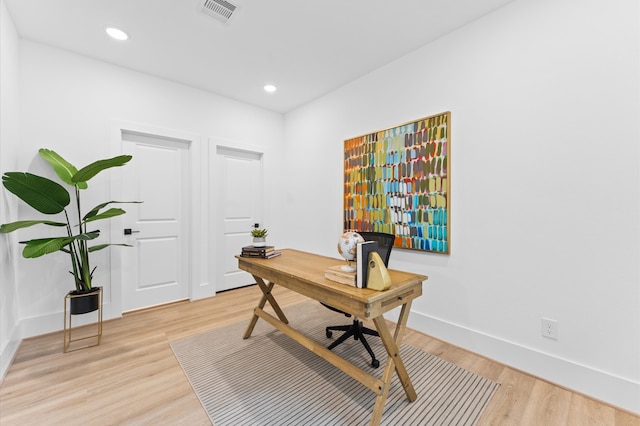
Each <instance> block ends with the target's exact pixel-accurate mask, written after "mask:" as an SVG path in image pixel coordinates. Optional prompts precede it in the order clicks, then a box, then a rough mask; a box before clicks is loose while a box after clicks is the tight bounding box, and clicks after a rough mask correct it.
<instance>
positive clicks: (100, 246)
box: [89, 244, 133, 253]
mask: <svg viewBox="0 0 640 426" xmlns="http://www.w3.org/2000/svg"><path fill="white" fill-rule="evenodd" d="M109 246H121V247H133V246H132V245H131V244H98V245H97V246H92V247H89V253H91V252H94V251H98V250H102V249H103V248H107V247H109Z"/></svg>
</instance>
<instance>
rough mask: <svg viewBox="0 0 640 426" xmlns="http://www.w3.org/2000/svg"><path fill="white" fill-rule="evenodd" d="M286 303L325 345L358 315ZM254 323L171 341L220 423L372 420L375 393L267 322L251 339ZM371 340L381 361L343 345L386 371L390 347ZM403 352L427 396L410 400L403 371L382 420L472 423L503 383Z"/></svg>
mask: <svg viewBox="0 0 640 426" xmlns="http://www.w3.org/2000/svg"><path fill="white" fill-rule="evenodd" d="M284 311H285V314H286V315H287V318H288V319H289V322H290V325H292V326H293V327H294V328H296V329H298V330H300V331H302V332H303V333H304V334H306V335H307V336H309V337H311V338H313V339H314V340H316V341H318V342H321V343H322V344H329V343H330V342H331V339H328V338H327V337H326V336H325V335H324V327H325V326H327V325H335V324H346V323H348V322H349V321H350V319H349V318H346V317H344V316H341V315H339V314H336V313H335V312H332V311H329V310H328V309H326V308H324V307H323V306H322V305H320V304H319V303H315V302H304V303H300V304H297V305H294V306H290V307H288V308H285V309H284ZM246 326H247V323H246V322H242V323H238V324H234V325H231V326H228V327H224V328H221V329H218V330H213V331H209V332H205V333H203V334H199V335H196V336H193V337H189V338H186V339H183V340H180V341H176V342H174V343H172V344H171V347H172V348H173V351H174V353H175V356H176V358H177V359H178V362H179V363H180V365H181V366H182V368H183V370H184V372H185V374H186V376H187V378H188V379H189V381H190V383H191V385H192V387H193V389H194V391H195V392H196V394H197V395H198V398H199V399H200V402H201V403H202V405H203V407H204V409H205V411H206V412H207V414H208V415H209V418H210V419H211V421H212V423H214V425H215V426H227V425H228V426H239V425H261V426H262V425H277V426H282V425H305V426H310V425H317V426H327V425H345V426H346V425H349V426H350V425H367V424H369V420H370V417H371V413H372V410H373V405H374V403H375V397H376V394H375V393H374V392H372V391H370V390H369V389H367V388H365V387H364V386H363V385H362V384H360V383H359V382H357V381H355V380H353V379H352V378H351V377H349V376H347V375H346V374H344V373H343V372H341V371H340V370H338V369H336V368H335V367H333V366H332V365H331V364H329V363H328V362H326V361H325V360H324V359H322V358H321V357H319V356H318V355H316V354H314V353H312V352H310V351H309V350H307V349H306V348H304V347H303V346H301V345H300V344H298V343H297V342H295V341H293V340H291V339H290V338H289V337H287V336H285V335H284V334H282V333H281V332H279V331H277V330H275V329H274V328H273V327H271V326H270V325H269V324H267V323H265V322H264V321H262V320H258V324H257V325H256V328H255V330H254V332H253V335H252V337H251V338H249V339H247V340H244V339H242V335H243V333H244V330H245V328H246ZM335 337H336V336H335V335H334V338H335ZM368 341H369V342H370V344H371V346H372V348H373V350H374V352H375V353H376V356H377V357H378V358H379V359H380V368H378V369H373V368H372V367H370V365H369V363H370V362H371V360H370V358H368V355H367V353H366V351H365V350H364V348H363V347H361V346H360V342H357V341H354V340H353V339H349V341H347V342H345V343H343V344H342V345H340V346H339V347H337V348H335V349H334V352H336V353H338V354H340V355H341V356H343V357H344V358H347V359H349V360H350V361H351V362H353V363H354V364H356V365H358V366H359V367H361V368H363V369H365V370H366V371H369V372H371V373H372V374H373V375H374V376H376V377H379V376H380V375H381V374H382V370H383V366H384V363H385V361H386V353H385V350H384V348H383V346H382V344H381V342H380V339H379V338H374V337H371V338H370V339H368ZM402 357H403V360H404V361H405V364H406V367H407V370H408V371H409V375H410V377H411V380H412V382H413V385H414V388H415V390H416V393H417V394H418V399H417V400H416V401H414V402H412V403H410V402H409V401H408V400H407V399H406V396H405V393H404V391H403V389H402V386H401V385H400V383H399V381H398V379H397V377H395V376H394V380H393V382H392V386H391V389H390V391H389V396H388V399H387V402H386V404H385V411H384V415H383V418H382V424H383V425H456V426H457V425H473V424H475V423H476V421H477V420H478V418H479V417H480V414H481V413H482V410H483V409H484V407H485V405H486V404H487V402H488V401H489V399H490V398H491V396H492V395H493V393H494V392H495V391H496V389H497V388H498V386H499V385H498V384H497V383H494V382H492V381H490V380H488V379H486V378H483V377H480V376H478V375H476V374H473V373H471V372H469V371H467V370H464V369H462V368H460V367H457V366H456V365H454V364H452V363H450V362H447V361H445V360H443V359H440V358H438V357H437V356H435V355H431V354H429V353H427V352H424V351H422V350H420V349H417V348H415V347H412V346H410V345H406V344H403V345H402Z"/></svg>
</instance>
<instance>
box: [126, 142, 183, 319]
mask: <svg viewBox="0 0 640 426" xmlns="http://www.w3.org/2000/svg"><path fill="white" fill-rule="evenodd" d="M122 149H123V153H124V154H130V155H132V156H133V159H132V160H131V162H129V163H128V164H127V165H126V166H125V167H123V168H122V176H123V182H126V184H125V185H123V191H122V194H123V201H130V200H135V201H142V203H141V204H125V205H124V209H125V210H126V211H127V214H126V215H124V216H123V218H124V219H123V220H122V223H124V224H126V225H125V226H124V228H125V229H123V230H122V231H123V234H125V235H124V239H125V241H126V242H127V243H128V244H131V245H133V246H134V248H122V250H120V251H121V253H122V254H121V256H122V258H121V265H122V271H123V273H122V307H123V310H124V311H129V310H133V309H139V308H143V307H148V306H153V305H158V304H162V303H168V302H172V301H175V300H180V299H185V298H187V297H188V294H189V269H188V264H189V263H188V247H189V245H188V238H189V232H188V229H189V228H188V221H187V217H188V216H187V211H186V210H187V209H186V207H187V206H188V185H189V182H188V176H189V174H188V173H187V170H188V158H189V156H188V150H189V144H188V143H187V142H185V141H179V140H173V139H167V138H162V137H154V136H149V135H140V134H134V133H126V132H123V135H122ZM126 229H130V230H131V231H130V232H131V234H129V235H127V231H126Z"/></svg>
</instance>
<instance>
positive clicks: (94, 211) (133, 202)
mask: <svg viewBox="0 0 640 426" xmlns="http://www.w3.org/2000/svg"><path fill="white" fill-rule="evenodd" d="M139 203H142V201H107V202H106V203H102V204H98V205H97V206H95V207H94V208H93V209H91V211H90V212H89V213H87V214H86V215H84V217H83V218H82V220H83V221H85V222H89V219H91V218H92V217H93V216H95V215H97V214H98V212H99V211H100V209H102V208H103V207H106V206H108V205H109V204H139ZM92 220H95V219H92Z"/></svg>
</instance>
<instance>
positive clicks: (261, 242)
mask: <svg viewBox="0 0 640 426" xmlns="http://www.w3.org/2000/svg"><path fill="white" fill-rule="evenodd" d="M266 245H267V239H266V238H264V237H253V246H254V247H264V246H266Z"/></svg>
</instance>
